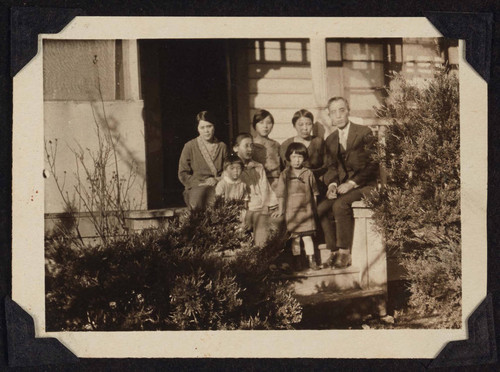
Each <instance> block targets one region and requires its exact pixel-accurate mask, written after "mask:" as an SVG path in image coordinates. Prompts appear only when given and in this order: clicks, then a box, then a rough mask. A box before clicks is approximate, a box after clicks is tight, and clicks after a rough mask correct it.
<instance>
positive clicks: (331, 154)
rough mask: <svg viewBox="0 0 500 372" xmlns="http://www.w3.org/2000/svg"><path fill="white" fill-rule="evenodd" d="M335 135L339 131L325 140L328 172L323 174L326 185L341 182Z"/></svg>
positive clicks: (325, 165)
mask: <svg viewBox="0 0 500 372" xmlns="http://www.w3.org/2000/svg"><path fill="white" fill-rule="evenodd" d="M334 136H337V138H338V133H337V132H334V133H332V134H330V135H329V136H328V137H327V139H326V141H325V159H324V167H325V168H326V172H325V174H324V176H323V182H324V183H325V185H326V187H328V185H330V184H331V183H336V184H337V185H338V184H339V183H340V181H339V171H338V166H339V164H338V162H339V161H338V159H337V152H336V149H335V145H334V142H335V140H334Z"/></svg>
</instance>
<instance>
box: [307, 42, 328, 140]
mask: <svg viewBox="0 0 500 372" xmlns="http://www.w3.org/2000/svg"><path fill="white" fill-rule="evenodd" d="M309 45H310V50H311V75H312V85H313V95H314V103H315V107H314V111H315V112H314V116H315V118H316V121H317V122H319V123H320V124H321V125H322V126H323V128H314V131H315V133H314V134H315V135H319V136H321V137H323V136H324V134H325V133H326V134H327V135H328V134H329V133H330V130H331V129H330V127H329V125H328V123H327V122H325V121H326V120H327V118H326V117H325V106H326V101H327V100H328V89H327V71H326V39H325V38H324V37H314V38H311V39H310V43H309Z"/></svg>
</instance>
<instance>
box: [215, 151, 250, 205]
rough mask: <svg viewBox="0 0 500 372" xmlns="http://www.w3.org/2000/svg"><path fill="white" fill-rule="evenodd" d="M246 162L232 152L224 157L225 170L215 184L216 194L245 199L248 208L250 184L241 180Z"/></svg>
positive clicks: (227, 198) (228, 197) (227, 197)
mask: <svg viewBox="0 0 500 372" xmlns="http://www.w3.org/2000/svg"><path fill="white" fill-rule="evenodd" d="M243 168H244V164H243V161H242V160H241V159H240V157H239V156H238V155H236V154H231V155H229V156H228V157H227V158H225V159H224V172H223V174H222V178H221V180H220V181H219V182H218V183H217V186H215V195H220V196H222V197H223V198H224V199H226V200H229V199H234V200H244V201H245V209H246V208H248V206H247V204H248V186H247V185H246V184H245V183H244V182H243V181H242V180H241V177H240V176H241V172H242V171H243Z"/></svg>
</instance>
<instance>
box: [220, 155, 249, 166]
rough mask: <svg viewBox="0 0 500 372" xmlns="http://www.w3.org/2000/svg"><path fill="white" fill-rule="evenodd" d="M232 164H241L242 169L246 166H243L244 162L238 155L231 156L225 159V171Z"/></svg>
mask: <svg viewBox="0 0 500 372" xmlns="http://www.w3.org/2000/svg"><path fill="white" fill-rule="evenodd" d="M231 164H239V165H241V168H243V167H244V166H245V165H244V164H243V160H241V159H240V157H239V156H238V155H236V154H229V155H228V156H227V157H226V158H225V159H224V169H226V168H227V167H228V166H230V165H231Z"/></svg>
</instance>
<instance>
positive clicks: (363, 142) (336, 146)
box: [318, 97, 379, 268]
mask: <svg viewBox="0 0 500 372" xmlns="http://www.w3.org/2000/svg"><path fill="white" fill-rule="evenodd" d="M328 115H329V116H330V118H331V120H332V122H333V124H334V125H335V126H336V127H337V129H338V130H337V131H335V132H333V133H332V134H330V135H329V136H328V138H327V139H326V141H325V149H326V150H325V151H326V154H325V165H326V167H327V171H326V173H325V174H324V176H323V181H324V183H325V185H326V186H327V192H326V197H327V199H326V200H325V202H324V203H323V205H320V206H319V207H318V212H319V214H320V216H321V225H322V227H323V230H324V233H325V240H326V243H327V247H328V248H329V249H330V250H331V251H332V253H331V256H330V260H329V264H330V265H331V266H335V267H337V268H345V267H347V266H350V265H351V245H352V239H353V233H354V219H353V213H352V207H351V205H352V203H353V202H355V201H357V200H361V198H362V197H363V195H366V194H368V193H370V192H371V191H372V190H373V189H374V188H375V187H376V185H377V177H378V175H379V168H378V164H377V163H376V162H374V161H373V160H372V158H371V154H372V152H373V151H374V148H375V143H376V139H375V137H374V136H373V134H372V131H371V129H370V128H368V127H366V126H363V125H358V124H354V123H351V122H350V121H349V103H348V102H347V100H346V99H345V98H343V97H333V98H330V100H329V101H328ZM329 208H331V210H332V212H333V220H334V223H335V226H333V224H332V220H331V216H329V213H325V212H326V211H327V210H328V209H329ZM320 209H322V211H321V210H320Z"/></svg>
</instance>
